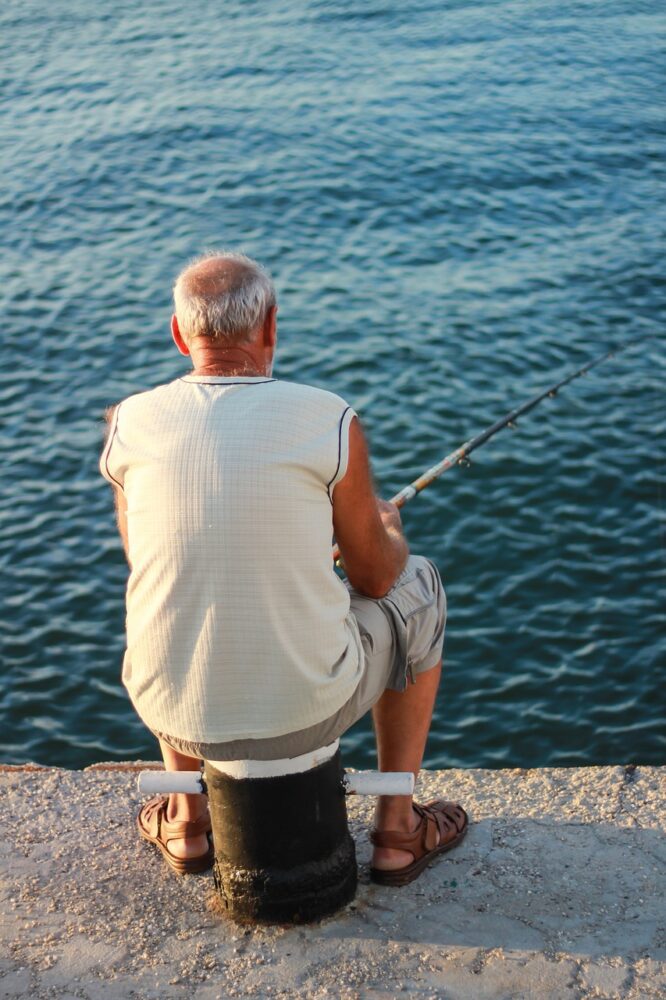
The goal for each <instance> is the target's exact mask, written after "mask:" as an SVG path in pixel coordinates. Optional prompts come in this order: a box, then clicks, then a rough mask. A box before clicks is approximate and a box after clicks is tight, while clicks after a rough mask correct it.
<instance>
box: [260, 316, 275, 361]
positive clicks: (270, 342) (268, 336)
mask: <svg viewBox="0 0 666 1000" xmlns="http://www.w3.org/2000/svg"><path fill="white" fill-rule="evenodd" d="M261 342H262V344H263V346H264V347H270V348H272V349H273V350H275V345H276V344H277V306H271V307H270V309H269V310H268V312H267V313H266V318H265V320H264V327H263V331H262V338H261Z"/></svg>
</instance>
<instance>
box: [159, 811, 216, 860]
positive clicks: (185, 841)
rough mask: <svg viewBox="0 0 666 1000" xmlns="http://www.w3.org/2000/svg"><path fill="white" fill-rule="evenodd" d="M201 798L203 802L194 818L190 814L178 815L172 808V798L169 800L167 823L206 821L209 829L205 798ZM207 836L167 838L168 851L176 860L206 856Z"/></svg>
mask: <svg viewBox="0 0 666 1000" xmlns="http://www.w3.org/2000/svg"><path fill="white" fill-rule="evenodd" d="M201 798H202V799H203V800H204V801H203V802H202V803H201V806H200V808H199V811H198V812H197V814H196V815H195V816H192V814H191V812H187V814H183V815H179V814H178V812H177V810H176V809H174V808H173V796H172V797H171V799H170V800H169V805H168V807H167V811H166V817H167V820H168V822H169V823H179V822H182V821H185V822H190V823H199V822H200V821H201V820H204V819H205V820H208V827H209V829H210V817H209V815H208V803H207V802H206V800H205V797H204V796H203V795H202V796H201ZM209 846H210V845H209V841H208V834H207V833H200V834H198V835H197V836H196V837H173V838H171V837H170V838H169V851H170V852H171V854H173V855H174V857H176V858H200V857H201V855H202V854H206V853H207V851H208V848H209Z"/></svg>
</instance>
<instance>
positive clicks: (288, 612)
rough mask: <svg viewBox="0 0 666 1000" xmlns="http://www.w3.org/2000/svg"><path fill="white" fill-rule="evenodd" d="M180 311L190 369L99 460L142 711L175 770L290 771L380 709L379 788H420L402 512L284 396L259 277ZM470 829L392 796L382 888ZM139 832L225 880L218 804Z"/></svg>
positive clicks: (233, 267) (360, 462)
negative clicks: (404, 775) (215, 835)
mask: <svg viewBox="0 0 666 1000" xmlns="http://www.w3.org/2000/svg"><path fill="white" fill-rule="evenodd" d="M174 301H175V313H174V315H173V317H172V320H171V333H172V335H173V340H174V342H175V345H176V347H177V348H178V350H179V351H180V353H181V354H183V355H184V356H185V357H187V358H189V359H190V362H191V365H192V369H191V370H190V371H188V372H187V373H186V374H184V375H183V376H181V377H180V378H177V379H175V380H174V381H172V382H169V383H168V384H166V385H160V386H158V387H157V388H155V389H150V390H149V391H147V392H142V393H139V394H137V395H133V396H130V397H129V398H128V399H125V400H124V401H123V402H122V403H120V404H119V405H118V406H116V407H115V409H114V410H113V411H112V412H111V414H110V418H109V433H108V437H107V442H106V446H105V448H104V451H103V453H102V458H101V461H100V468H101V471H102V473H103V475H104V476H105V477H106V478H107V479H108V480H109V482H110V483H111V485H112V486H113V488H114V492H115V499H116V507H117V516H118V526H119V530H120V535H121V537H122V540H123V544H124V548H125V553H126V555H127V559H128V562H129V566H130V575H129V581H128V586H127V651H126V654H125V659H124V664H123V682H124V684H125V686H126V688H127V690H128V692H129V695H130V698H131V700H132V702H133V704H134V707H135V708H136V710H137V712H138V714H139V716H140V717H141V719H142V720H143V721H144V723H145V724H146V726H148V727H149V728H150V729H151V730H152V732H153V733H154V734H155V736H156V737H157V739H158V740H159V743H160V747H161V750H162V754H163V756H164V763H165V767H166V768H167V769H168V770H175V771H180V770H187V771H191V770H196V769H197V768H198V767H199V762H200V760H201V759H202V758H203V759H210V760H241V759H254V760H276V759H282V758H290V757H295V756H298V755H300V754H305V753H308V752H310V751H312V750H315V749H318V748H320V747H323V746H327V745H329V744H330V743H331V742H332V741H334V740H335V739H336V738H337V737H339V736H340V735H341V734H342V733H344V732H345V731H346V730H347V729H348V728H349V727H350V726H351V725H352V724H353V723H354V722H356V720H357V719H359V718H360V717H361V716H362V715H363V714H364V713H365V712H367V711H368V710H370V709H372V713H373V720H374V727H375V733H376V739H377V751H378V757H379V767H380V769H381V770H383V771H413V772H414V773H417V772H418V770H419V768H420V766H421V760H422V757H423V752H424V748H425V743H426V739H427V735H428V730H429V727H430V721H431V717H432V711H433V705H434V702H435V697H436V694H437V688H438V684H439V680H440V674H441V658H442V644H443V639H444V624H445V616H446V605H445V597H444V592H443V589H442V585H441V581H440V578H439V574H438V572H437V570H436V569H435V567H434V566H433V564H432V563H431V562H430V561H429V560H427V559H425V558H423V557H419V556H409V554H408V546H407V542H406V541H405V537H404V534H403V531H402V526H401V521H400V514H399V512H398V509H397V508H396V507H395V506H394V505H392V504H390V503H386V502H384V501H382V500H379V499H378V498H377V497H376V496H375V493H374V490H373V483H372V476H371V471H370V464H369V458H368V451H367V447H366V443H365V440H364V437H363V432H362V430H361V426H360V423H359V420H358V417H357V416H356V414H355V413H354V411H353V409H352V408H351V407H350V406H349V405H348V404H347V403H346V402H345V401H344V400H343V399H341V398H340V397H339V396H337V395H334V394H333V393H330V392H326V391H323V390H321V389H317V388H313V387H311V386H308V385H302V384H296V383H291V382H285V381H282V380H281V379H278V378H274V377H273V374H272V371H273V359H274V355H275V349H276V343H277V305H276V297H275V290H274V287H273V284H272V282H271V280H270V278H269V277H268V275H267V274H266V272H265V271H264V270H263V268H261V267H260V266H259V265H258V264H256V263H255V262H254V261H252V260H250V259H249V258H247V257H245V256H243V255H241V254H236V253H212V254H208V255H206V256H204V257H201V258H199V259H198V260H195V261H194V262H193V263H192V264H190V265H189V266H188V267H186V268H185V270H184V271H183V272H182V273H181V274H180V275H179V277H178V279H177V281H176V284H175V287H174ZM333 535H335V538H336V541H337V544H338V546H339V548H340V551H341V553H342V559H343V563H344V567H345V572H346V575H347V580H346V581H343V580H342V579H341V578H340V577H339V576H338V574H337V573H336V571H335V569H334V565H333V561H332V558H331V538H332V536H333ZM467 822H468V821H467V816H466V814H465V812H464V810H463V809H462V808H461V807H460V806H458V805H456V804H454V803H451V802H446V801H442V800H436V801H434V802H430V803H428V804H427V805H418V804H416V803H414V802H413V801H412V799H411V797H408V796H383V797H381V798H379V799H378V801H377V807H376V814H375V826H374V828H373V830H372V833H371V839H372V841H373V844H374V850H373V858H372V868H371V875H372V878H373V879H374V880H375V881H377V882H381V883H383V884H388V885H400V884H403V883H406V882H410V881H411V880H412V879H414V878H416V876H417V875H418V874H419V873H420V872H421V871H422V870H423V869H424V868H425V867H426V865H427V864H428V863H429V862H430V860H431V859H432V858H433V857H434V856H435V855H436V854H438V853H440V852H442V851H444V850H448V849H449V848H451V847H454V846H455V845H456V844H457V843H459V842H460V840H461V839H462V837H463V836H464V835H465V832H466V830H467ZM137 823H138V828H139V833H140V835H141V836H142V837H143V838H144V839H145V840H147V841H149V842H150V843H152V844H155V845H156V846H157V847H158V848H159V849H160V851H161V852H162V854H163V855H164V857H165V859H166V861H167V862H168V863H169V864H170V865H171V867H172V868H174V869H175V870H176V871H178V872H194V871H201V870H203V869H205V868H207V867H210V866H211V865H212V862H213V849H212V846H211V844H210V837H209V833H210V820H209V816H208V810H207V801H206V798H205V797H204V796H203V795H184V794H177V795H171V796H169V797H163V798H159V797H158V798H156V799H153V800H151V801H150V802H148V803H147V804H146V805H144V807H143V808H142V809H141V812H140V813H139V816H138V820H137Z"/></svg>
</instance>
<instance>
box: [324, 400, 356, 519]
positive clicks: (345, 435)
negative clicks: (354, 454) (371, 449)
mask: <svg viewBox="0 0 666 1000" xmlns="http://www.w3.org/2000/svg"><path fill="white" fill-rule="evenodd" d="M355 416H356V412H355V411H354V410H353V409H352V408H351V406H348V407H347V408H346V409H345V410H344V411H343V413H342V416H341V417H340V423H339V425H338V464H337V468H336V470H335V473H334V475H333V478H332V479H331V480H330V482H329V484H328V487H327V489H328V498H329V500H330V501H331V503H333V490H334V489H335V487H336V484H337V483H339V482H340V480H341V479H344V476H345V473H346V472H347V463H348V462H349V427H350V425H351V422H352V420H353V419H354V417H355Z"/></svg>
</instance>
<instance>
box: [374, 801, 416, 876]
mask: <svg viewBox="0 0 666 1000" xmlns="http://www.w3.org/2000/svg"><path fill="white" fill-rule="evenodd" d="M420 824H421V817H420V816H419V814H418V813H417V812H416V811H415V809H414V807H413V806H412V810H411V812H410V813H409V814H408V816H407V819H406V821H403V822H400V821H398V822H391V821H390V820H389V821H388V822H387V823H382V824H381V826H379V825H378V826H375V827H373V831H374V830H377V831H379V830H381V831H384V830H388V829H391V830H397V831H399V832H400V833H414V831H415V830H417V829H418V827H419V826H420ZM413 860H414V858H413V857H412V855H411V853H410V852H409V851H399V850H396V849H395V848H391V847H374V848H373V851H372V867H373V868H377V869H378V870H380V871H392V870H393V869H395V868H403V867H404V866H405V865H408V864H410V862H411V861H413Z"/></svg>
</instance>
